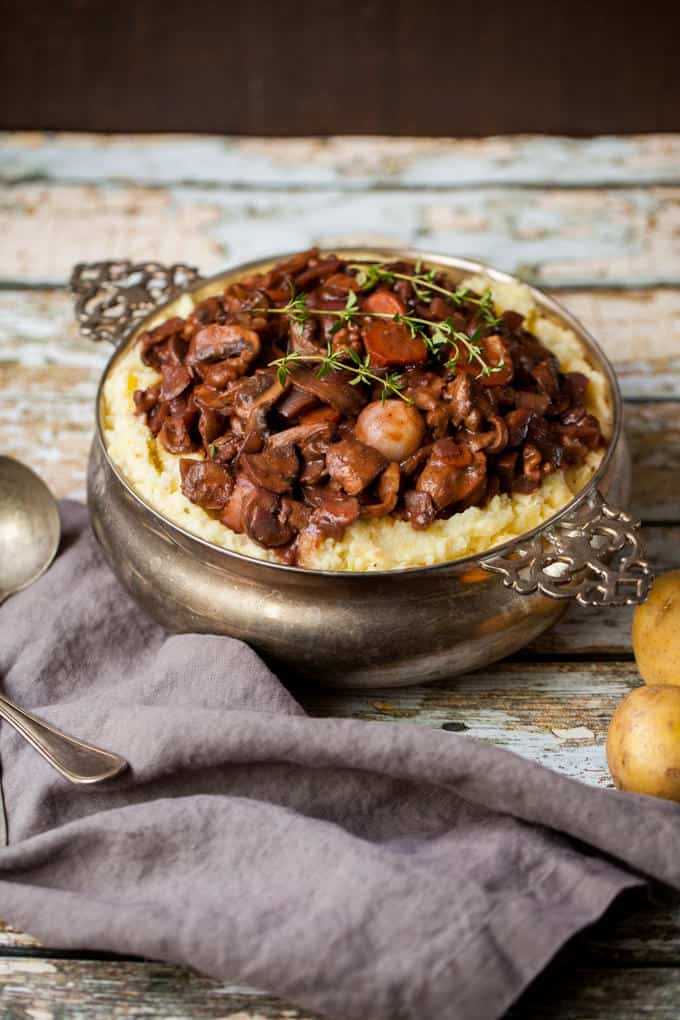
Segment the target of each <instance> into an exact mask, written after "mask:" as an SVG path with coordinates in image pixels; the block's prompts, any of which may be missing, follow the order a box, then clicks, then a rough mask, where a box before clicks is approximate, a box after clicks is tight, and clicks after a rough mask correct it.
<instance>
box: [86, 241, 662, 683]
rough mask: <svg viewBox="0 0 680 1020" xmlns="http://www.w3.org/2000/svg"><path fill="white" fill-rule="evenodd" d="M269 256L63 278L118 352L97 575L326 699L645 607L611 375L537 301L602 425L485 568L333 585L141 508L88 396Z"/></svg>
mask: <svg viewBox="0 0 680 1020" xmlns="http://www.w3.org/2000/svg"><path fill="white" fill-rule="evenodd" d="M339 255H340V256H341V257H343V258H351V259H360V258H364V259H371V260H373V261H377V260H389V259H395V258H397V257H400V258H408V259H411V260H414V261H415V260H417V259H420V260H422V261H423V262H424V263H426V264H427V265H428V266H430V267H434V268H441V269H444V270H446V272H447V273H448V274H449V276H450V278H452V279H454V280H460V279H462V278H464V277H466V276H469V275H470V274H477V273H482V274H484V275H485V276H487V277H489V278H491V279H492V280H496V281H500V282H517V281H514V279H513V277H511V276H509V275H508V274H506V273H501V272H499V271H497V270H494V269H491V268H489V267H488V266H484V265H481V264H479V263H476V262H470V261H468V260H464V259H458V258H448V257H445V256H441V255H431V254H429V253H427V252H418V251H408V250H407V251H404V250H400V251H398V252H396V251H385V250H356V249H353V250H351V251H347V250H340V251H339ZM283 257H285V256H282V255H279V256H275V257H273V258H268V259H262V260H259V261H257V262H250V263H248V264H246V265H241V266H238V267H235V268H234V269H231V270H229V271H228V272H226V273H222V274H219V276H215V277H212V278H211V279H210V280H207V281H206V280H202V279H201V278H200V277H199V276H198V273H197V272H196V270H195V269H193V268H191V267H188V266H183V265H175V266H170V267H165V266H161V265H159V264H157V263H141V264H133V263H130V262H102V263H93V264H88V265H79V266H76V268H75V270H74V273H73V277H72V281H71V285H72V289H73V291H74V292H75V294H76V296H77V305H76V314H77V317H78V320H79V322H80V325H81V329H82V331H83V333H84V334H85V335H87V336H91V337H92V338H94V339H102V338H104V339H107V340H110V341H112V342H113V343H115V344H116V345H117V350H116V351H115V352H114V354H113V356H112V358H111V360H110V362H109V364H108V366H107V368H106V370H105V372H104V378H103V379H102V385H101V386H100V389H99V393H98V396H97V432H96V436H95V438H94V442H93V444H92V450H91V455H90V464H89V472H88V501H89V507H90V514H91V517H92V524H93V527H94V531H95V534H96V536H97V538H98V540H99V542H100V543H101V546H102V549H103V550H104V554H105V556H106V558H107V560H108V562H109V563H110V565H111V567H112V568H113V570H114V571H115V573H116V574H117V576H118V578H119V579H120V580H121V582H122V583H123V585H124V586H125V587H126V588H127V589H128V591H129V592H130V593H131V594H132V595H133V597H134V598H135V599H136V600H137V601H138V602H139V604H140V606H142V607H143V608H144V609H145V610H147V611H148V612H149V613H150V614H151V615H152V616H153V617H154V618H155V619H156V620H158V621H159V622H160V623H161V624H163V626H165V627H167V628H168V629H170V630H172V631H183V632H187V631H200V632H206V633H211V634H227V635H230V636H231V637H236V638H240V639H242V640H243V641H247V642H248V643H249V644H251V645H252V646H253V647H254V648H256V649H257V651H258V652H260V653H261V654H262V655H263V656H264V658H265V659H266V660H267V661H269V662H270V663H271V664H272V665H273V667H274V668H276V669H278V670H279V671H283V672H284V673H285V674H288V675H291V674H292V675H296V676H304V677H306V678H309V679H312V680H314V681H316V682H318V683H322V684H330V685H333V686H338V687H367V686H370V687H381V686H383V687H387V686H389V687H392V686H401V685H407V684H415V683H422V682H426V681H432V680H437V679H442V678H445V677H451V676H453V675H455V674H457V673H463V672H467V671H468V670H471V669H475V668H477V667H480V666H485V665H487V664H488V663H490V662H493V661H494V660H496V659H499V658H501V657H502V656H505V655H508V654H510V653H511V652H514V651H516V650H517V649H519V648H521V647H522V646H523V645H526V644H527V643H528V642H529V641H531V640H532V639H533V638H535V637H537V636H538V635H539V634H541V633H542V632H543V631H544V630H546V629H547V628H548V627H550V626H551V625H552V624H553V623H555V621H556V620H557V619H558V618H559V617H560V616H561V614H562V612H563V611H564V609H565V608H566V605H567V604H568V601H569V600H576V601H577V602H579V603H580V604H582V605H590V606H593V611H596V609H597V607H598V606H608V605H625V604H631V603H636V602H641V601H643V600H644V598H645V597H646V595H647V592H648V590H649V586H650V584H651V580H652V576H651V573H650V570H649V567H648V565H647V563H646V562H645V561H644V560H643V559H642V554H641V548H640V537H639V526H638V524H637V522H635V521H634V520H632V518H631V517H629V515H628V514H626V513H625V512H623V511H622V510H619V509H614V508H615V507H620V506H622V505H625V503H626V501H627V499H628V496H629V487H630V458H629V455H628V451H627V448H626V443H625V438H624V435H623V431H622V427H621V396H620V393H619V388H618V385H617V382H616V378H615V375H614V372H613V369H612V367H611V365H610V363H609V361H608V360H607V358H606V357H605V355H604V354H603V353H602V351H601V350H600V348H599V347H598V345H597V344H596V343H595V341H594V340H593V338H592V337H591V336H590V335H589V334H588V332H587V331H586V330H585V329H584V328H583V326H582V325H581V324H580V323H579V322H578V321H577V320H576V319H574V318H573V316H571V315H570V314H569V312H567V311H566V310H565V309H564V308H562V307H561V306H560V305H559V304H558V303H557V302H556V301H554V300H553V299H552V298H550V297H548V296H547V295H546V294H543V293H542V292H540V291H538V290H533V291H532V293H533V297H534V299H535V301H536V303H537V304H538V306H539V307H540V308H541V310H542V312H543V313H544V314H547V315H548V316H550V317H552V318H553V319H554V320H556V321H558V322H560V323H562V324H564V325H566V326H568V327H569V328H570V329H572V330H573V331H574V332H575V333H576V334H577V335H578V336H579V338H580V339H581V341H582V343H583V346H584V348H585V351H586V356H587V357H588V359H589V360H590V362H591V363H592V365H593V366H594V367H595V368H597V369H599V370H600V371H601V372H602V373H603V374H604V375H605V377H606V379H607V381H608V385H609V389H610V394H611V403H612V409H613V421H614V425H613V432H612V436H611V440H610V444H609V447H608V449H607V451H606V453H605V456H604V458H603V461H602V463H601V465H600V467H599V468H598V470H597V472H596V473H595V475H594V476H593V478H592V480H591V481H590V483H589V484H588V485H587V487H586V488H585V489H583V490H582V491H581V492H580V493H578V494H577V496H576V497H575V498H574V499H573V500H572V501H571V502H570V503H569V504H568V505H567V506H565V507H564V509H563V510H562V511H560V512H559V513H558V514H556V515H555V516H554V517H552V518H551V519H550V520H549V521H547V522H546V523H545V524H543V525H541V526H540V527H538V528H536V529H534V530H533V531H529V532H527V533H526V534H525V535H522V536H521V537H520V538H518V539H515V540H513V541H511V542H508V543H505V544H504V545H502V546H497V547H496V548H494V549H493V550H490V551H488V552H486V553H484V554H481V555H477V556H469V557H466V558H465V559H461V560H456V561H453V562H449V563H442V564H438V565H435V566H431V567H423V568H410V569H400V570H389V571H371V572H332V571H322V570H309V569H305V568H301V567H293V566H285V565H283V564H275V563H267V562H264V561H261V560H257V559H254V558H251V557H247V556H243V555H241V554H238V553H234V552H229V551H227V550H225V549H223V548H220V547H219V546H215V545H212V544H211V543H210V542H206V541H204V540H203V539H201V538H198V537H196V536H195V535H193V534H191V533H190V532H188V531H185V530H183V529H182V528H181V527H179V526H178V525H177V524H174V523H172V522H171V521H169V520H167V519H166V518H165V517H163V516H162V514H160V513H159V512H158V511H157V510H155V509H154V508H153V506H150V505H149V504H147V503H146V502H145V501H144V500H143V499H142V498H141V497H140V496H139V495H138V494H137V493H136V492H135V491H134V490H133V489H132V488H131V486H130V485H129V484H128V482H127V481H126V480H125V478H124V477H123V475H122V474H121V473H120V471H119V470H118V468H117V467H116V466H115V464H113V462H112V461H111V458H110V457H109V455H108V452H107V449H106V444H105V440H104V436H103V430H102V422H101V403H102V400H101V394H102V386H103V383H104V380H105V379H106V376H107V374H108V372H109V371H110V370H111V368H112V366H113V365H114V364H115V363H116V361H117V358H118V357H119V355H120V352H121V351H122V350H123V349H125V348H127V346H128V345H129V344H132V343H134V342H135V339H136V337H137V336H138V334H139V332H140V331H141V330H143V329H144V328H145V326H146V323H147V322H148V320H149V319H150V318H151V316H152V315H153V316H154V317H156V316H157V315H158V312H159V310H162V312H163V313H164V316H165V315H167V316H170V315H173V314H174V310H173V306H174V302H175V301H176V300H177V298H178V297H179V296H181V295H182V294H183V293H186V292H187V291H190V292H192V294H193V296H194V297H195V299H196V300H201V297H202V294H203V293H208V292H211V289H212V288H214V286H215V283H216V282H218V281H219V282H224V283H227V282H228V281H231V280H233V279H235V278H237V277H241V276H244V275H249V274H252V273H254V272H258V271H261V270H266V269H267V268H269V266H271V265H272V264H273V263H274V262H276V261H278V260H279V259H280V258H283Z"/></svg>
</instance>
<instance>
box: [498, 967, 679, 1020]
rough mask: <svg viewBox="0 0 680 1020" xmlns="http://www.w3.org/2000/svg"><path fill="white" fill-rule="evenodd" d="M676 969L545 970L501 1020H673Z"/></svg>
mask: <svg viewBox="0 0 680 1020" xmlns="http://www.w3.org/2000/svg"><path fill="white" fill-rule="evenodd" d="M679 1010H680V969H678V968H670V967H669V968H650V969H640V968H630V969H626V970H597V969H594V968H593V969H585V968H583V969H582V968H577V969H569V970H560V969H559V968H558V967H552V968H549V970H548V971H546V972H545V973H544V974H543V975H542V976H541V977H540V978H539V979H538V980H537V981H536V982H535V983H534V984H533V985H532V987H531V989H530V990H529V991H528V992H526V993H525V995H524V996H522V998H521V999H520V1001H519V1002H518V1003H517V1004H516V1006H515V1007H514V1008H513V1009H511V1010H510V1011H509V1012H508V1013H506V1015H505V1020H546V1017H550V1020H640V1017H642V1016H649V1017H653V1018H654V1020H677V1016H678V1011H679Z"/></svg>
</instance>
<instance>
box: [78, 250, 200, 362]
mask: <svg viewBox="0 0 680 1020" xmlns="http://www.w3.org/2000/svg"><path fill="white" fill-rule="evenodd" d="M200 279H201V277H200V275H199V272H198V270H197V269H196V268H195V267H194V266H187V265H184V263H182V262H175V263H173V265H171V266H164V265H162V264H161V263H160V262H130V261H129V260H126V259H115V260H112V261H108V262H79V263H78V265H77V266H76V267H75V268H74V270H73V272H72V274H71V282H70V286H71V292H72V293H73V294H74V295H75V297H76V306H75V315H76V319H77V320H78V324H79V326H80V332H81V333H82V335H83V336H86V337H89V338H90V339H91V340H108V341H109V343H112V344H114V345H116V346H117V345H118V344H120V343H121V342H122V341H123V340H125V339H126V337H127V336H129V334H130V333H131V332H132V330H133V329H134V328H135V326H137V325H138V323H139V322H141V321H142V319H145V318H146V317H147V315H149V314H150V313H151V312H153V310H154V308H158V306H159V305H162V304H165V302H166V301H169V300H170V299H171V298H173V297H175V296H176V295H177V294H179V293H180V291H182V290H184V289H185V288H186V287H188V286H189V285H190V284H192V283H197V282H198V281H199V280H200Z"/></svg>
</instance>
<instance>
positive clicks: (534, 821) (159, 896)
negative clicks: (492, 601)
mask: <svg viewBox="0 0 680 1020" xmlns="http://www.w3.org/2000/svg"><path fill="white" fill-rule="evenodd" d="M62 513H63V520H64V529H65V541H64V547H63V549H62V552H61V554H60V556H59V557H58V559H57V561H56V563H55V564H54V565H53V567H52V568H51V569H50V570H49V572H48V573H47V574H46V575H45V577H43V578H42V579H41V580H40V581H39V582H38V583H36V584H35V585H34V586H33V587H32V588H30V589H29V590H27V591H25V592H22V593H20V594H18V595H16V596H14V597H13V598H12V599H10V600H9V601H8V602H7V603H6V604H5V605H4V606H3V608H2V610H0V677H1V679H2V683H3V685H4V689H5V691H6V692H7V694H8V695H9V696H10V697H13V698H15V699H16V700H17V701H19V702H20V703H21V704H23V705H25V706H26V707H28V708H32V709H34V710H35V711H36V712H38V713H39V714H40V715H42V716H43V717H44V718H46V719H48V720H50V721H51V722H53V723H55V724H56V725H58V726H61V727H63V728H64V729H66V730H69V731H71V732H73V733H74V734H77V735H78V736H81V737H83V738H85V739H89V740H91V741H93V742H95V743H98V744H101V745H102V746H103V747H109V748H111V749H113V750H116V751H119V752H120V753H122V754H123V755H125V756H126V757H127V758H128V760H129V761H130V763H131V771H130V772H129V773H128V774H126V775H124V776H122V777H121V778H120V779H117V780H115V781H114V782H113V783H111V784H110V785H108V786H107V787H105V788H104V787H95V788H78V787H73V786H71V785H69V784H68V783H66V782H65V781H64V780H62V779H61V778H60V777H59V776H58V775H57V774H56V773H54V772H53V771H52V770H51V769H50V768H49V766H48V765H47V764H45V763H44V762H43V761H42V759H40V758H39V757H38V756H37V755H36V754H35V752H34V751H33V750H32V749H31V748H30V747H28V745H26V744H25V743H24V742H23V741H22V740H21V739H20V738H19V737H18V736H16V734H15V733H14V732H13V731H12V730H11V729H10V728H9V727H8V726H6V725H3V726H2V727H1V730H0V756H1V759H2V792H3V796H4V803H5V810H6V819H7V838H6V844H7V845H6V847H5V848H4V849H0V917H2V918H3V919H5V920H7V921H9V922H11V923H12V924H14V925H17V926H19V927H20V928H23V929H25V930H27V931H29V932H32V933H34V934H35V935H36V936H37V937H38V938H40V939H42V940H43V941H45V942H46V943H48V944H49V945H50V946H55V947H65V948H85V947H87V948H91V949H99V950H113V951H118V952H121V953H133V954H140V955H145V956H149V957H154V958H158V959H163V960H169V961H173V962H176V963H179V964H185V965H189V966H192V967H195V968H197V969H198V970H200V971H203V972H205V973H206V974H211V975H214V976H216V977H221V978H225V979H231V980H235V981H240V982H248V983H250V984H254V985H256V986H258V987H260V988H263V989H267V990H268V991H270V992H273V993H276V994H279V995H281V996H283V997H285V998H288V999H292V1000H294V1001H296V1002H298V1003H300V1004H302V1005H303V1006H306V1007H308V1008H311V1009H315V1010H319V1011H322V1012H324V1013H326V1014H327V1015H330V1016H332V1017H336V1018H346V1020H353V1018H356V1020H365V1018H366V1017H369V1016H370V1017H371V1018H372V1020H383V1018H384V1020H388V1018H389V1020H395V1018H415V1017H418V1018H419V1020H430V1018H440V1017H443V1016H449V1017H456V1018H461V1020H466V1018H473V1020H485V1018H495V1017H498V1016H500V1015H501V1013H502V1012H503V1011H504V1010H505V1009H506V1008H507V1007H508V1006H509V1005H510V1004H511V1002H512V1001H513V1000H514V999H515V998H516V997H517V995H518V994H519V993H520V991H521V990H522V989H523V988H524V987H525V986H526V985H527V984H528V983H529V982H530V981H531V979H532V978H533V977H534V976H535V975H536V974H537V973H538V972H539V971H540V970H541V968H542V967H543V966H544V965H545V964H546V962H547V961H548V960H549V959H550V958H551V957H552V955H553V954H554V953H555V952H556V950H557V949H558V948H559V947H560V946H561V945H562V944H563V943H564V942H565V941H566V940H567V939H568V938H569V937H570V936H571V935H572V934H574V933H575V932H576V931H578V930H579V929H581V928H582V927H583V926H584V925H587V924H588V923H590V922H592V921H594V920H595V919H596V918H597V917H599V916H600V915H601V914H602V912H603V911H604V910H605V909H606V907H607V906H608V905H609V904H610V902H611V901H612V900H613V899H614V897H615V896H616V895H617V894H618V893H619V892H621V890H623V889H624V888H626V887H629V886H632V885H635V884H637V883H638V882H639V881H640V879H639V877H638V874H637V873H638V872H644V873H646V874H647V875H650V876H653V877H655V878H657V879H660V880H662V881H664V882H666V883H668V884H670V885H674V886H676V887H680V857H679V856H678V854H677V847H678V845H680V809H679V808H678V807H676V806H675V805H672V804H669V803H665V802H662V801H654V800H652V799H649V798H643V797H632V796H625V795H622V794H618V793H615V792H611V791H605V790H598V789H591V788H587V787H585V786H583V785H581V784H579V783H577V782H574V781H572V780H570V779H567V778H564V777H562V776H559V775H558V774H556V773H554V772H551V771H549V770H547V769H545V768H542V767H540V766H538V765H535V764H533V763H531V762H528V761H525V760H523V759H522V758H519V757H517V756H516V755H513V754H511V753H509V752H506V751H503V750H501V749H499V748H494V747H492V746H490V745H487V744H484V743H481V742H478V741H475V740H473V739H471V738H469V737H466V736H459V735H456V734H450V733H445V732H441V731H440V732H433V731H430V730H429V729H425V728H421V727H415V726H409V725H390V724H385V723H371V722H362V721H355V720H341V719H325V720H319V719H310V718H309V717H307V716H306V715H305V714H304V712H303V711H302V709H301V708H300V706H299V705H298V704H297V703H296V702H295V701H294V700H293V698H292V697H291V696H290V694H288V692H287V691H286V690H285V689H284V688H283V687H282V686H281V684H280V683H279V682H278V680H277V679H276V678H275V677H274V676H273V675H272V673H270V672H269V670H268V669H267V668H266V666H265V665H264V664H263V663H262V662H261V661H260V660H259V659H258V657H257V656H256V655H255V654H254V652H252V651H251V650H250V649H249V648H248V647H246V646H245V645H243V644H241V643H240V642H238V641H232V640H230V639H228V638H220V637H212V636H201V635H194V634H190V635H183V636H169V635H167V634H166V633H164V632H163V631H162V630H161V629H160V628H159V627H158V626H157V625H156V624H154V623H153V622H152V621H150V620H149V619H148V618H146V617H145V616H144V614H143V613H142V612H141V611H140V610H139V609H137V608H136V606H135V605H134V604H133V603H132V602H131V600H130V599H129V598H128V596H127V595H126V594H125V593H124V592H123V590H122V589H121V588H120V587H119V585H118V583H117V582H116V580H115V579H114V577H113V576H112V574H111V573H110V571H109V570H108V568H107V567H106V566H105V564H104V563H103V561H102V559H101V556H100V554H99V551H98V549H97V547H96V544H95V542H94V540H93V538H92V535H91V533H90V531H89V530H88V528H87V517H86V513H85V511H84V510H83V508H82V507H80V506H78V505H77V504H64V506H63V507H62ZM574 840H575V841H578V842H575V841H574ZM605 855H606V856H605ZM612 858H616V859H617V861H618V863H614V862H613V860H612Z"/></svg>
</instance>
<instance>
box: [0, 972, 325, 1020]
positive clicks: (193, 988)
mask: <svg viewBox="0 0 680 1020" xmlns="http://www.w3.org/2000/svg"><path fill="white" fill-rule="evenodd" d="M0 999H1V1000H2V1012H3V1016H4V1017H7V1018H9V1020H24V1018H31V1020H61V1018H62V1017H68V1018H69V1020H131V1018H132V1017H135V1018H136V1017H142V1016H143V1017H150V1018H154V1017H155V1018H158V1020H160V1018H164V1020H165V1018H169V1017H171V1018H172V1020H215V1018H216V1017H220V1018H222V1020H246V1018H247V1020H314V1017H315V1016H316V1015H317V1014H313V1013H311V1012H309V1011H307V1010H304V1009H298V1008H296V1007H295V1006H292V1005H290V1004H286V1003H283V1002H281V1001H280V1000H279V999H275V998H273V997H271V996H268V995H265V994H263V993H261V992H256V991H254V990H253V989H250V988H242V987H240V986H237V985H229V984H225V983H223V982H220V981H214V980H211V979H210V978H206V977H203V976H201V975H199V974H195V973H192V972H191V971H188V970H183V969H181V968H179V967H172V966H170V965H167V964H162V963H127V962H121V961H118V960H116V961H93V960H63V959H59V958H57V957H52V958H49V957H45V958H40V959H36V958H34V957H31V958H19V959H0Z"/></svg>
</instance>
